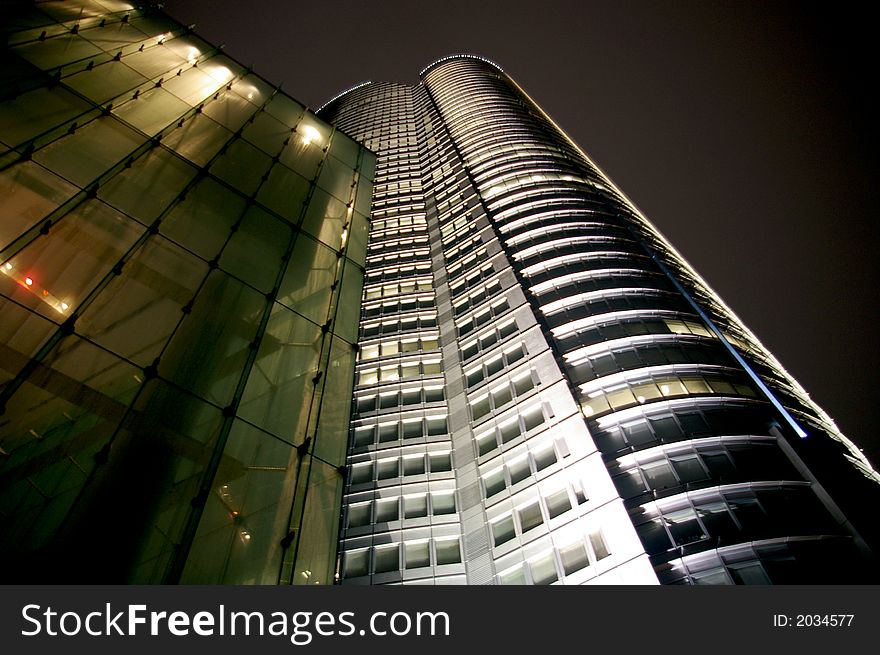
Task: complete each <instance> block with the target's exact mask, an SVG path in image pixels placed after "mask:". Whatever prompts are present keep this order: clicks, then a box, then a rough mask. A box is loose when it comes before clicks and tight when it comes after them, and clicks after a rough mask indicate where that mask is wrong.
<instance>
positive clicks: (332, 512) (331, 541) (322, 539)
mask: <svg viewBox="0 0 880 655" xmlns="http://www.w3.org/2000/svg"><path fill="white" fill-rule="evenodd" d="M307 459H308V461H309V469H310V470H309V472H308V481H307V482H306V481H305V480H303V477H304V476H303V475H302V473H301V474H300V480H298V485H297V496H298V497H301V494H303V493H305V507H304V509H303V515H302V519H301V523H300V527H299V531H298V533H299V535H300V538H299V542H298V544H297V551H296V562H295V564H294V571H293V579H292V580H291V582H292V583H293V584H310V585H315V584H333V582H334V580H333V576H334V572H335V568H336V538H337V533H338V528H339V506H340V503H341V502H342V474H341V473H340V472H339V470H338V469H337V468H336V467H334V466H330V465H328V464H325V463H324V462H322V461H320V460H317V459H315V458H313V457H307ZM303 469H305V466H303Z"/></svg>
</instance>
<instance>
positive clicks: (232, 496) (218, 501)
mask: <svg viewBox="0 0 880 655" xmlns="http://www.w3.org/2000/svg"><path fill="white" fill-rule="evenodd" d="M298 471H299V467H298V466H297V452H296V449H295V448H293V447H292V446H291V445H290V444H287V443H284V442H282V441H279V440H277V439H274V438H273V437H271V436H269V435H267V434H265V433H264V432H261V431H259V430H257V429H256V428H254V427H252V426H249V425H247V424H245V423H242V422H240V421H235V423H234V424H233V426H232V430H231V432H230V434H229V439H228V440H227V442H226V446H225V448H224V450H223V459H222V461H221V463H220V467H219V469H218V471H217V475H216V477H215V478H214V481H213V484H212V487H211V493H210V495H209V496H208V502H207V503H206V505H205V511H204V514H203V516H202V520H201V522H200V523H199V528H198V532H197V534H196V538H195V540H194V541H193V545H192V549H191V550H190V553H189V557H188V559H187V564H186V569H185V571H184V574H183V578H182V582H184V583H187V582H193V583H200V584H205V583H213V584H275V583H276V582H277V581H278V573H279V571H280V567H281V558H282V554H283V553H282V547H281V540H282V539H283V538H284V536H285V535H286V534H287V524H288V520H289V516H290V507H291V504H292V502H293V490H294V489H295V488H296V477H297V473H298Z"/></svg>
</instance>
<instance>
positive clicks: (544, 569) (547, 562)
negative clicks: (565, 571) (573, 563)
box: [529, 551, 559, 585]
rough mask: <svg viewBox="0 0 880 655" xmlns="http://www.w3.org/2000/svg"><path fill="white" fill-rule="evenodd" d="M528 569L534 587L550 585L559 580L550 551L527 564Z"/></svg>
mask: <svg viewBox="0 0 880 655" xmlns="http://www.w3.org/2000/svg"><path fill="white" fill-rule="evenodd" d="M529 568H530V569H531V572H532V582H533V583H534V584H536V585H545V584H552V583H553V582H556V581H557V580H558V579H559V575H558V574H557V572H556V560H555V558H554V557H553V552H552V551H551V552H549V553H547V554H546V555H544V556H543V557H539V558H537V559H534V560H532V561H531V562H529Z"/></svg>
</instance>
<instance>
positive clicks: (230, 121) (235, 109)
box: [203, 91, 257, 132]
mask: <svg viewBox="0 0 880 655" xmlns="http://www.w3.org/2000/svg"><path fill="white" fill-rule="evenodd" d="M256 110H257V108H256V107H254V106H253V105H252V104H250V103H249V102H248V101H247V100H245V99H244V98H242V97H240V96H238V95H236V94H235V93H232V92H230V91H224V92H223V93H221V94H220V96H219V97H218V98H217V99H216V100H213V99H212V100H209V101H208V102H206V103H205V108H204V109H203V111H204V113H205V116H208V117H210V118H213V119H214V120H215V121H217V122H218V123H220V124H221V125H223V126H224V127H226V128H227V129H229V130H231V131H233V132H235V131H237V130H238V129H239V128H240V127H241V126H242V125H244V123H245V121H246V120H247V119H248V118H250V117H251V115H253V113H254V112H255V111H256Z"/></svg>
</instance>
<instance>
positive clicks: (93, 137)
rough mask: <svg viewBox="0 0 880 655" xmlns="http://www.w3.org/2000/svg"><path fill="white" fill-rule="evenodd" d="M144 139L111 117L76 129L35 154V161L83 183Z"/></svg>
mask: <svg viewBox="0 0 880 655" xmlns="http://www.w3.org/2000/svg"><path fill="white" fill-rule="evenodd" d="M143 142H144V138H143V136H141V135H140V134H138V133H137V132H135V131H134V130H132V129H130V128H128V127H126V126H124V125H123V124H122V123H120V122H119V121H117V120H114V119H113V118H111V117H109V116H108V117H103V118H98V119H96V120H93V121H92V122H90V123H88V124H87V125H84V126H83V127H81V128H79V129H78V130H77V131H76V132H75V133H74V134H71V135H69V136H65V137H63V138H61V139H58V140H57V141H54V142H53V143H50V144H49V145H47V146H45V147H44V148H42V149H40V150H38V151H37V152H36V154H34V161H37V162H39V163H41V164H43V165H44V166H45V167H47V168H49V169H50V170H52V171H54V172H56V173H58V174H59V175H61V176H62V177H65V178H67V179H68V180H70V181H71V182H73V183H75V184H78V185H80V186H85V185H87V184H89V183H91V182H93V181H94V180H95V179H97V178H98V176H99V175H101V174H102V173H104V172H106V171H107V169H109V168H110V167H112V166H113V165H114V164H117V163H119V162H120V161H122V160H123V159H124V158H125V157H126V156H127V155H130V154H131V153H132V152H133V151H134V150H135V148H137V147H138V146H139V145H141V144H142V143H143Z"/></svg>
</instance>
